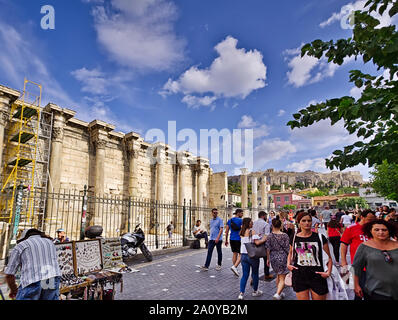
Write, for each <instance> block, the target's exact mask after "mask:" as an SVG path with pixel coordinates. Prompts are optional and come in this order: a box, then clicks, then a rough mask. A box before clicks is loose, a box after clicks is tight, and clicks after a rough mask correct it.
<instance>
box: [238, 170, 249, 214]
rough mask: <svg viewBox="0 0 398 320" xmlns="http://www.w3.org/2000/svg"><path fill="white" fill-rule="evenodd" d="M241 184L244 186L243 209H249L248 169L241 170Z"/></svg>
mask: <svg viewBox="0 0 398 320" xmlns="http://www.w3.org/2000/svg"><path fill="white" fill-rule="evenodd" d="M241 172H242V174H241V176H240V178H241V184H242V208H243V209H247V207H248V203H247V198H248V196H247V169H246V168H244V169H241Z"/></svg>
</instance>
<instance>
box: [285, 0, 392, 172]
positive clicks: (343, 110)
mask: <svg viewBox="0 0 398 320" xmlns="http://www.w3.org/2000/svg"><path fill="white" fill-rule="evenodd" d="M387 8H388V9H389V10H388V14H389V16H390V17H392V16H394V15H396V14H397V12H398V2H397V1H394V0H369V1H367V3H366V5H365V10H364V11H356V12H355V16H354V17H355V19H354V30H353V36H352V37H350V38H348V39H339V40H337V41H334V40H330V41H322V40H315V41H313V42H311V43H308V44H306V45H304V46H303V47H302V49H301V56H304V55H305V54H307V55H308V56H312V57H316V58H318V59H321V58H322V57H324V56H325V57H326V58H327V59H328V62H329V63H331V62H333V63H335V64H338V65H341V64H343V62H344V59H346V58H348V57H355V59H358V58H361V59H363V62H364V63H365V64H366V63H368V62H369V61H371V62H372V63H373V64H374V65H375V66H376V67H377V69H378V70H381V71H384V73H383V74H382V75H380V74H374V75H372V74H366V73H363V72H361V71H360V70H351V71H350V82H352V83H353V84H355V86H356V87H358V88H361V89H363V91H362V95H361V97H360V98H359V99H358V100H356V99H355V98H353V97H350V96H344V97H340V98H334V99H330V100H326V101H325V102H322V103H318V104H311V105H310V106H309V107H307V108H305V109H302V110H300V111H299V113H296V114H294V115H293V117H294V120H292V121H289V122H288V126H290V127H291V128H292V129H294V128H301V127H307V126H310V125H312V124H313V123H314V122H318V121H321V120H325V119H330V120H331V124H332V125H334V124H335V123H337V122H338V121H340V120H343V121H344V127H345V128H346V129H347V131H348V132H349V133H350V134H354V133H355V134H356V135H357V137H358V141H356V142H355V143H354V144H352V145H348V146H346V147H344V149H343V150H336V151H334V152H333V156H332V157H331V158H330V159H326V165H327V167H328V168H330V169H333V168H334V167H335V168H337V169H340V170H344V169H345V168H348V167H353V166H356V165H358V164H360V163H362V164H366V163H368V165H369V166H370V167H372V166H373V165H375V164H381V163H382V161H383V160H384V159H386V160H387V161H388V162H389V163H396V162H397V159H398V123H397V119H398V118H397V117H398V81H397V80H396V78H394V76H397V74H398V33H397V31H396V30H395V26H394V25H391V26H387V27H382V28H376V27H378V26H379V24H380V21H379V20H377V19H375V18H373V17H372V16H371V15H370V13H372V12H374V11H377V12H378V13H380V14H383V13H385V12H386V13H387V11H386V10H387ZM381 71H380V73H381ZM365 139H366V140H367V141H366V143H365V141H364V140H365Z"/></svg>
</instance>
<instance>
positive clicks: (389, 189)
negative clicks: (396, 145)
mask: <svg viewBox="0 0 398 320" xmlns="http://www.w3.org/2000/svg"><path fill="white" fill-rule="evenodd" d="M370 174H371V176H372V177H371V185H372V188H373V189H374V191H375V192H376V193H377V194H379V195H381V196H383V197H385V198H387V199H390V200H395V201H398V164H396V163H393V164H391V163H388V162H387V161H383V163H382V164H380V165H377V166H376V167H375V171H372V172H370Z"/></svg>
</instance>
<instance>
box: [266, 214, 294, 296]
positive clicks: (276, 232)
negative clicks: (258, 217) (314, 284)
mask: <svg viewBox="0 0 398 320" xmlns="http://www.w3.org/2000/svg"><path fill="white" fill-rule="evenodd" d="M281 228H282V221H281V220H280V218H279V216H276V218H275V219H274V220H272V232H271V234H270V235H269V236H268V238H267V240H266V242H265V243H266V247H267V257H268V259H267V263H268V266H269V265H270V264H271V266H272V269H273V270H274V272H275V273H276V274H277V278H276V289H277V290H276V293H275V294H274V296H273V299H274V300H281V299H283V298H284V297H285V294H284V293H283V292H282V291H283V289H284V288H285V277H286V275H287V274H288V273H289V270H288V269H287V267H286V266H287V256H288V253H289V236H288V235H287V234H286V233H284V232H282V231H281Z"/></svg>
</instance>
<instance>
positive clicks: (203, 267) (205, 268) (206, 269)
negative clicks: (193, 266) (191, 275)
mask: <svg viewBox="0 0 398 320" xmlns="http://www.w3.org/2000/svg"><path fill="white" fill-rule="evenodd" d="M200 268H201V269H202V270H203V271H209V268H207V267H205V266H201V267H200Z"/></svg>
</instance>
